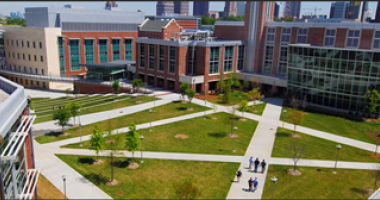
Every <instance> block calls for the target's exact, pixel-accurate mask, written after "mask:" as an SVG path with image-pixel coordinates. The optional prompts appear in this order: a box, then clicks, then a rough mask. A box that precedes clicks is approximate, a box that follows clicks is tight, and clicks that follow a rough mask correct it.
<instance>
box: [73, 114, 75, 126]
mask: <svg viewBox="0 0 380 200" xmlns="http://www.w3.org/2000/svg"><path fill="white" fill-rule="evenodd" d="M73 119H74V125H75V116H73Z"/></svg>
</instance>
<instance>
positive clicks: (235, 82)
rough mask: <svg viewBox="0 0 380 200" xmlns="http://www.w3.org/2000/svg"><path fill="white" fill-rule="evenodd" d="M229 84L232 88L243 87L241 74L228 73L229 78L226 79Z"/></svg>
mask: <svg viewBox="0 0 380 200" xmlns="http://www.w3.org/2000/svg"><path fill="white" fill-rule="evenodd" d="M226 82H228V84H229V85H230V87H231V89H232V88H234V89H235V90H240V89H241V83H240V80H239V76H238V75H237V74H236V73H232V72H230V73H228V79H227V80H226Z"/></svg>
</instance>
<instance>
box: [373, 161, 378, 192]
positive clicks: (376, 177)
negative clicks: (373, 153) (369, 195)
mask: <svg viewBox="0 0 380 200" xmlns="http://www.w3.org/2000/svg"><path fill="white" fill-rule="evenodd" d="M372 177H373V178H374V179H375V185H374V187H373V192H375V191H376V189H377V186H376V185H377V181H378V180H380V168H379V167H376V169H375V170H373V171H372Z"/></svg>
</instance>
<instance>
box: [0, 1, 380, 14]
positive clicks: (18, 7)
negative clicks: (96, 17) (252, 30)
mask: <svg viewBox="0 0 380 200" xmlns="http://www.w3.org/2000/svg"><path fill="white" fill-rule="evenodd" d="M156 2H157V1H139V2H138V1H116V3H117V4H118V6H119V7H120V8H122V9H123V10H126V11H137V10H138V9H140V10H141V11H142V12H144V13H145V14H146V15H155V13H156ZM331 2H332V1H303V2H302V3H301V13H300V14H301V15H304V14H311V13H314V8H315V7H317V8H318V9H317V10H318V11H317V14H326V15H327V16H328V15H329V14H330V6H331ZM105 3H106V1H94V2H91V1H34V2H32V1H15V2H12V1H1V2H0V14H3V15H6V16H8V15H10V14H9V13H10V12H17V11H20V12H21V13H24V8H25V7H46V6H54V7H63V5H67V4H71V5H77V6H83V7H84V8H92V9H102V8H104V6H105ZM278 3H281V2H278ZM284 6H285V3H284V2H283V3H282V4H280V16H281V15H282V11H283V7H284ZM189 7H190V9H189V12H190V14H192V12H193V2H192V1H190V5H189ZM369 7H370V8H372V18H373V17H374V15H375V11H376V7H377V2H376V1H370V2H369ZM223 9H224V1H210V11H223Z"/></svg>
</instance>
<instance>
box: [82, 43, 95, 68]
mask: <svg viewBox="0 0 380 200" xmlns="http://www.w3.org/2000/svg"><path fill="white" fill-rule="evenodd" d="M84 51H85V54H86V63H88V64H91V63H94V40H92V39H86V40H84Z"/></svg>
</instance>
